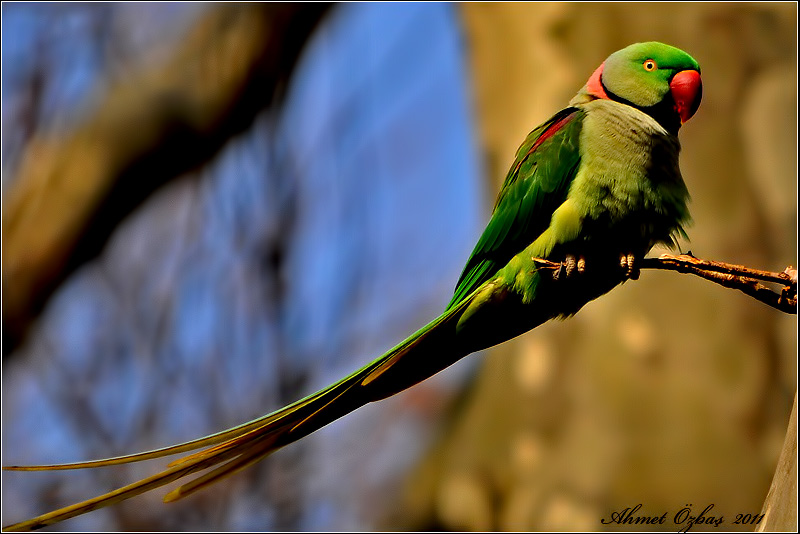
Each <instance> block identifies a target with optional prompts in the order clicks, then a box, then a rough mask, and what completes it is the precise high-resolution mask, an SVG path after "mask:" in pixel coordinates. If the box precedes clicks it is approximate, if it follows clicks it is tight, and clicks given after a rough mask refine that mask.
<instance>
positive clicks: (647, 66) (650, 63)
mask: <svg viewBox="0 0 800 534" xmlns="http://www.w3.org/2000/svg"><path fill="white" fill-rule="evenodd" d="M642 66H643V67H644V70H646V71H647V72H653V71H654V70H656V68H658V65H656V62H655V61H654V60H652V59H646V60H645V61H644V63H642Z"/></svg>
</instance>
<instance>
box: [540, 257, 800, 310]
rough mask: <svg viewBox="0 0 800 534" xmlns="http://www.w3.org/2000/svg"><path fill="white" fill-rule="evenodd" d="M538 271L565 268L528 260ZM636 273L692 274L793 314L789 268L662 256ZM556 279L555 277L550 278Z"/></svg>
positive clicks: (793, 270) (794, 302) (794, 292)
mask: <svg viewBox="0 0 800 534" xmlns="http://www.w3.org/2000/svg"><path fill="white" fill-rule="evenodd" d="M532 259H533V261H534V262H535V263H537V264H538V265H539V266H540V268H542V269H551V270H553V271H554V272H555V273H559V272H560V271H561V270H562V269H564V268H565V264H563V263H557V262H553V261H549V260H544V259H541V258H532ZM637 267H638V268H639V269H662V270H666V271H678V272H679V273H685V274H693V275H695V276H699V277H700V278H704V279H706V280H710V281H711V282H714V283H716V284H719V285H721V286H724V287H730V288H732V289H738V290H739V291H741V292H742V293H745V294H747V295H750V296H751V297H753V298H754V299H756V300H758V301H760V302H763V303H764V304H766V305H768V306H771V307H773V308H775V309H776V310H780V311H782V312H784V313H792V314H796V313H797V269H796V268H794V267H792V266H789V267H787V268H786V269H784V270H783V272H780V273H776V272H771V271H762V270H760V269H753V268H750V267H745V266H743V265H734V264H731V263H724V262H720V261H711V260H702V259H700V258H695V257H694V256H692V255H691V253H690V254H681V255H678V256H675V255H672V254H662V255H661V256H659V257H658V258H645V259H643V260H641V261H640V262H639V265H638V266H637ZM554 276H556V274H554ZM759 280H761V281H764V282H770V283H775V284H781V285H782V286H783V287H782V289H781V291H780V293H779V292H777V291H774V290H772V289H770V288H769V287H767V286H765V285H764V284H762V283H760V282H759Z"/></svg>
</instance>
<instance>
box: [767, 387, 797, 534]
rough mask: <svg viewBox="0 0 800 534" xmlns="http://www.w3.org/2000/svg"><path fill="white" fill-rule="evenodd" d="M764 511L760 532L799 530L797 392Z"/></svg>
mask: <svg viewBox="0 0 800 534" xmlns="http://www.w3.org/2000/svg"><path fill="white" fill-rule="evenodd" d="M761 513H762V514H764V519H763V520H762V521H761V523H760V524H759V525H758V529H757V530H758V532H776V531H786V532H792V531H795V530H797V393H795V395H794V404H793V405H792V415H791V416H789V426H788V428H787V429H786V439H785V440H784V442H783V449H782V450H781V456H780V458H778V467H777V468H775V476H774V477H773V478H772V485H771V486H770V488H769V493H768V494H767V498H766V500H765V501H764V508H763V509H762V510H761Z"/></svg>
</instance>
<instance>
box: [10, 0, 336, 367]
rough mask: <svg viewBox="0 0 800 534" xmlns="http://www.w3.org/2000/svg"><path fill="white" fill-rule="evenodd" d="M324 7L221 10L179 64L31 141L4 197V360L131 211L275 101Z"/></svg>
mask: <svg viewBox="0 0 800 534" xmlns="http://www.w3.org/2000/svg"><path fill="white" fill-rule="evenodd" d="M327 8H328V5H327V4H317V3H312V4H273V3H269V4H224V5H220V6H218V7H215V8H213V9H212V10H210V11H209V12H208V13H207V14H206V15H205V16H203V17H201V18H200V20H199V21H198V23H197V24H196V25H195V26H194V28H192V29H191V31H189V32H188V35H187V36H186V38H185V39H184V40H183V42H182V44H181V45H180V46H179V47H178V49H177V50H176V51H175V53H174V55H173V56H172V57H171V59H169V60H168V61H166V63H165V64H163V65H161V66H159V67H157V68H154V69H150V70H147V69H145V70H143V71H142V72H139V73H138V74H135V75H134V77H133V78H132V79H131V78H127V79H126V80H125V82H124V83H118V84H116V85H114V86H112V87H110V88H109V90H108V92H107V93H106V94H105V95H103V96H102V97H100V99H99V101H98V103H97V104H96V106H95V107H94V109H93V111H91V112H90V113H89V114H88V116H86V118H85V119H84V120H83V121H82V122H81V123H80V124H79V125H78V126H77V127H75V128H74V129H73V130H72V131H70V132H69V133H68V134H66V135H64V134H54V133H52V132H51V133H48V132H45V133H41V134H36V135H34V136H33V138H32V139H31V140H30V143H29V146H28V147H27V149H26V151H25V153H24V155H23V156H22V160H21V162H20V166H19V168H18V171H17V173H16V175H17V176H16V179H15V180H14V183H13V184H12V185H11V187H10V190H9V191H8V192H7V194H5V195H4V197H5V198H4V206H3V257H4V264H3V281H2V288H3V302H2V304H3V354H4V355H5V354H8V353H9V352H11V351H12V350H13V349H14V348H15V347H16V346H17V345H18V344H19V342H20V341H21V340H22V339H23V337H24V335H25V332H26V330H27V329H28V327H29V326H30V324H31V322H32V321H33V320H34V319H35V317H36V316H37V315H38V313H39V312H40V311H41V309H42V307H43V305H44V303H45V302H46V301H47V299H48V298H49V296H50V295H51V294H52V292H53V291H54V290H55V288H56V287H58V285H59V284H60V283H61V282H62V281H63V280H64V279H65V278H66V277H67V276H68V275H69V274H70V273H71V272H72V271H74V270H75V268H76V267H78V266H80V265H81V264H83V263H85V262H86V261H87V260H89V259H91V258H92V257H94V256H96V255H97V253H98V252H99V251H100V250H101V248H102V247H103V245H104V244H105V243H106V241H107V239H108V237H109V236H110V235H111V233H112V231H113V230H114V228H115V227H116V226H117V225H118V224H119V222H120V221H121V220H122V219H123V218H124V217H125V216H126V215H128V214H129V213H131V212H132V211H133V209H134V208H135V207H136V206H138V205H140V204H141V203H142V202H143V201H144V200H145V199H146V198H147V197H148V196H149V195H150V194H151V193H152V192H153V191H154V190H156V189H157V188H158V187H160V186H161V185H163V184H164V183H166V182H167V181H169V180H170V179H172V178H174V177H176V176H178V175H180V174H181V173H184V172H187V171H189V170H191V169H193V168H197V167H198V166H200V165H201V164H202V163H204V162H206V161H208V160H209V159H210V158H212V157H213V155H214V154H215V153H216V152H217V151H218V150H219V149H220V147H222V145H223V144H224V142H225V141H226V140H227V139H229V138H230V137H231V136H232V135H234V134H236V133H238V132H240V131H243V130H244V129H245V128H246V127H247V126H248V125H249V124H251V123H252V121H253V119H254V117H255V116H256V114H257V112H258V111H259V110H261V109H264V108H265V107H267V106H268V105H270V104H271V102H272V101H273V98H274V97H275V96H278V95H279V94H280V92H281V90H282V88H283V86H284V85H285V82H286V80H287V79H288V76H289V74H290V71H291V68H292V66H293V64H294V62H295V60H296V58H297V56H298V55H299V53H300V50H301V48H302V45H303V43H304V42H305V40H306V38H307V37H308V35H309V34H310V33H311V31H312V30H313V28H314V27H315V25H316V23H317V22H318V21H319V20H320V18H321V16H322V15H323V14H324V13H325V11H326V10H327Z"/></svg>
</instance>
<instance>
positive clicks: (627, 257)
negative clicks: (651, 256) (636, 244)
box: [619, 254, 641, 280]
mask: <svg viewBox="0 0 800 534" xmlns="http://www.w3.org/2000/svg"><path fill="white" fill-rule="evenodd" d="M619 266H620V267H621V268H622V270H623V271H625V278H629V279H631V280H638V279H639V274H640V273H641V271H640V269H639V260H637V259H636V256H635V255H634V254H620V257H619Z"/></svg>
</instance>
